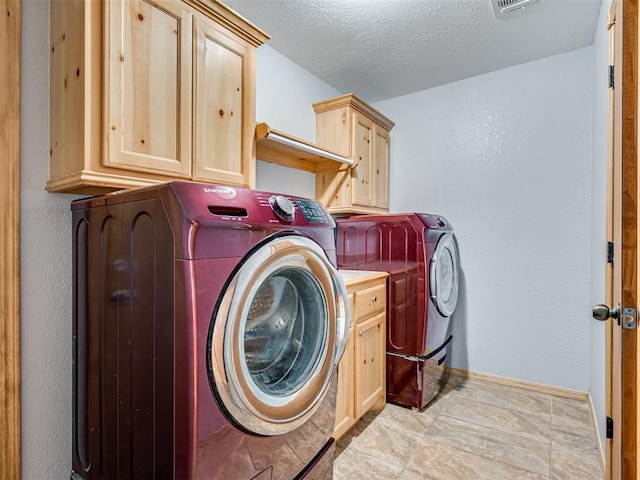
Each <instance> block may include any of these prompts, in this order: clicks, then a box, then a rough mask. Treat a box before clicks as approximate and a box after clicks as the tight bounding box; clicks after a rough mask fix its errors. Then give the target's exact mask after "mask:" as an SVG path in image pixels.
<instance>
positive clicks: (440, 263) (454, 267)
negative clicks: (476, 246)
mask: <svg viewBox="0 0 640 480" xmlns="http://www.w3.org/2000/svg"><path fill="white" fill-rule="evenodd" d="M429 289H430V293H431V300H432V301H433V303H434V304H435V305H436V307H437V308H438V311H439V312H440V314H441V315H442V316H444V317H449V316H450V315H451V314H453V312H454V310H455V309H456V304H457V303H458V251H457V249H456V242H455V239H454V238H453V235H451V234H450V233H446V234H444V235H442V236H441V237H440V239H439V240H438V243H437V244H436V249H435V252H434V254H433V257H432V258H431V265H430V269H429Z"/></svg>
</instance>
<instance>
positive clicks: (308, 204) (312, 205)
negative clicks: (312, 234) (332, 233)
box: [294, 198, 329, 223]
mask: <svg viewBox="0 0 640 480" xmlns="http://www.w3.org/2000/svg"><path fill="white" fill-rule="evenodd" d="M294 200H295V202H296V204H297V205H298V209H299V210H300V213H302V215H303V216H304V218H305V219H306V220H307V222H309V223H329V219H328V218H327V211H326V210H325V209H324V207H323V206H322V205H320V204H319V203H318V202H316V201H314V200H309V199H306V198H296V199H294Z"/></svg>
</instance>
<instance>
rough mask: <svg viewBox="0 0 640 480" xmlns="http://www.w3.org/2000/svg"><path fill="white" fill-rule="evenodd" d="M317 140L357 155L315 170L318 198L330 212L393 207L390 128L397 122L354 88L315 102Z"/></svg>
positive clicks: (343, 151)
mask: <svg viewBox="0 0 640 480" xmlns="http://www.w3.org/2000/svg"><path fill="white" fill-rule="evenodd" d="M313 108H314V111H315V112H316V143H317V144H318V145H321V146H323V147H325V148H330V149H331V150H333V151H336V152H338V153H340V154H341V155H344V156H346V157H349V158H351V159H352V160H353V162H354V166H353V167H352V168H350V169H344V168H343V169H338V168H335V167H334V166H331V165H327V166H326V167H325V168H323V169H318V171H317V173H316V198H318V199H319V200H320V201H322V202H323V203H324V204H325V206H326V207H327V208H328V210H329V212H331V213H338V214H339V213H385V212H388V211H389V151H390V143H389V132H390V131H391V129H392V128H393V126H394V123H393V122H392V121H391V120H389V119H388V118H387V117H385V116H384V115H382V114H381V113H380V112H378V111H377V110H375V109H374V108H372V107H371V106H370V105H368V104H367V103H365V102H364V101H362V100H361V99H359V98H358V97H357V96H355V95H354V94H347V95H343V96H340V97H337V98H334V99H331V100H326V101H323V102H319V103H315V104H314V105H313Z"/></svg>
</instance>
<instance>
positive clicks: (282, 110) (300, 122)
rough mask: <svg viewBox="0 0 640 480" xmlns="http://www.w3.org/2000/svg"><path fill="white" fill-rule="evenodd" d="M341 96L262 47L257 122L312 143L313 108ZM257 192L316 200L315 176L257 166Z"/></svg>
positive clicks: (267, 166) (313, 128)
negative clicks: (324, 101) (264, 191)
mask: <svg viewBox="0 0 640 480" xmlns="http://www.w3.org/2000/svg"><path fill="white" fill-rule="evenodd" d="M338 95H340V92H338V90H336V89H335V88H333V87H331V86H330V85H328V84H326V83H324V82H323V81H321V80H320V79H318V78H317V77H315V76H314V75H312V74H310V73H309V72H307V71H306V70H304V69H303V68H302V67H300V66H299V65H297V64H295V63H293V62H292V61H291V60H289V59H288V58H287V57H285V56H284V55H282V54H280V53H279V52H277V51H276V50H274V49H272V48H271V47H269V46H268V45H263V46H261V47H260V48H259V49H258V60H257V88H256V120H257V122H266V123H268V124H269V125H270V126H271V127H272V128H275V129H276V130H281V131H283V132H287V133H289V134H291V135H293V136H295V137H298V138H300V139H303V140H308V141H311V142H313V141H314V140H315V134H316V133H315V132H316V123H315V113H314V112H313V107H312V104H313V103H315V102H319V101H321V100H326V99H328V98H333V97H336V96H338ZM256 188H258V189H260V190H267V191H273V192H281V193H288V194H290V195H299V196H303V197H312V198H313V197H314V196H315V177H314V175H313V174H312V173H309V172H304V171H302V170H296V169H293V168H287V167H282V166H280V165H274V164H272V163H266V162H261V161H260V162H258V163H257V166H256Z"/></svg>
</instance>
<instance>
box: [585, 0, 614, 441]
mask: <svg viewBox="0 0 640 480" xmlns="http://www.w3.org/2000/svg"><path fill="white" fill-rule="evenodd" d="M610 7H611V0H603V2H602V5H601V6H600V17H599V18H598V23H597V27H596V32H595V37H594V39H593V166H592V175H591V260H590V264H591V296H590V300H591V301H590V304H591V305H596V304H598V303H604V301H605V288H604V287H605V262H606V246H605V245H606V215H607V212H606V204H607V149H608V146H607V128H608V126H607V121H608V91H609V89H608V79H609V76H608V69H607V66H608V65H609V35H608V31H607V19H608V16H609V8H610ZM605 325H606V324H605V323H604V322H598V321H596V320H591V325H590V334H591V352H590V360H591V362H590V364H589V367H590V368H589V385H590V387H589V393H590V394H591V399H592V401H593V407H594V410H595V412H596V417H597V422H598V431H599V434H600V439H601V444H602V445H604V444H605V437H604V435H605V432H606V415H605V413H606V410H605V398H606V391H605V342H604V336H605V331H604V329H605Z"/></svg>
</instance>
